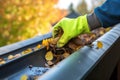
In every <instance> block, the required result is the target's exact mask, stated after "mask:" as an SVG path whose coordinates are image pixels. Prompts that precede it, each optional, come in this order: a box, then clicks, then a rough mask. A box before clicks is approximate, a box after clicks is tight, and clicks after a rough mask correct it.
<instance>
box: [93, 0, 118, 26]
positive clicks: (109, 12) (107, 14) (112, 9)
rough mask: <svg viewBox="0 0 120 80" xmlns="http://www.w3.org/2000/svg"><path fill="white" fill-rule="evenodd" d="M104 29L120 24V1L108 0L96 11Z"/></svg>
mask: <svg viewBox="0 0 120 80" xmlns="http://www.w3.org/2000/svg"><path fill="white" fill-rule="evenodd" d="M94 13H95V14H96V16H97V18H98V19H99V21H100V23H101V25H102V26H103V27H109V26H113V25H115V24H117V23H120V0H107V1H106V2H105V3H104V4H103V5H102V6H100V7H97V8H96V9H95V10H94Z"/></svg>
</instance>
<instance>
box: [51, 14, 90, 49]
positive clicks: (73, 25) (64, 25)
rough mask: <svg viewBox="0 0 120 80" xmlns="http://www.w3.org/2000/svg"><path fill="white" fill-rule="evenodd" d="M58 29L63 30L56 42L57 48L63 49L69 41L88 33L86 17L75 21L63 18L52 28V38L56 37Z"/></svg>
mask: <svg viewBox="0 0 120 80" xmlns="http://www.w3.org/2000/svg"><path fill="white" fill-rule="evenodd" d="M60 29H62V30H63V35H62V36H61V38H60V39H59V41H58V42H57V47H63V46H64V45H65V44H66V43H67V42H68V41H69V40H70V39H72V38H74V37H76V36H78V35H79V34H83V33H89V32H90V29H89V26H88V22H87V15H84V16H80V17H78V18H75V19H70V18H63V19H62V20H61V21H60V22H58V23H57V24H56V25H55V26H54V27H53V31H52V36H53V37H54V38H55V37H57V35H58V34H59V30H60Z"/></svg>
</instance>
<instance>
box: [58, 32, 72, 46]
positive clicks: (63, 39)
mask: <svg viewBox="0 0 120 80" xmlns="http://www.w3.org/2000/svg"><path fill="white" fill-rule="evenodd" d="M70 39H71V38H70V37H69V36H66V35H65V34H63V35H62V37H61V38H60V39H59V41H58V43H57V47H63V46H64V45H65V44H66V43H67V42H68V41H69V40H70Z"/></svg>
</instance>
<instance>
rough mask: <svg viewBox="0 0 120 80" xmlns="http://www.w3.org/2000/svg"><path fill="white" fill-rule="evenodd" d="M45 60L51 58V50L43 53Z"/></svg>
mask: <svg viewBox="0 0 120 80" xmlns="http://www.w3.org/2000/svg"><path fill="white" fill-rule="evenodd" d="M45 59H46V60H52V59H53V53H52V52H51V51H48V52H47V53H46V55H45Z"/></svg>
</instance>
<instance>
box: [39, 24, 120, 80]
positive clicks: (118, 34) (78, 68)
mask: <svg viewBox="0 0 120 80" xmlns="http://www.w3.org/2000/svg"><path fill="white" fill-rule="evenodd" d="M113 34H114V35H113ZM97 41H102V42H103V45H104V46H103V48H102V49H96V48H90V47H87V46H85V47H83V48H82V49H80V50H78V51H76V52H74V53H73V54H72V55H70V56H69V57H68V58H66V59H65V60H63V61H61V62H60V63H59V64H58V65H56V66H54V67H53V68H52V69H50V70H49V71H48V72H46V73H45V74H44V75H43V76H41V77H40V78H39V80H84V79H85V78H86V77H87V76H88V74H90V72H91V71H92V70H93V69H94V68H95V67H96V66H97V65H98V64H99V63H100V61H101V60H102V59H103V58H104V57H105V56H106V55H108V54H109V52H111V54H113V55H114V53H113V52H112V51H111V49H112V48H114V49H115V48H116V49H115V50H118V51H119V52H120V49H118V48H119V47H120V24H118V25H116V26H115V27H114V28H113V29H112V30H111V31H109V32H107V33H106V34H104V35H103V36H102V37H100V38H99V39H97V40H96V41H95V42H94V43H93V44H96V42H97ZM115 43H116V44H115ZM118 43H119V44H118ZM116 46H117V47H116ZM116 55H117V56H118V57H113V58H117V59H116V60H113V62H115V63H116V62H117V60H118V59H119V58H120V54H118V53H117V54H116ZM109 58H112V57H109ZM108 60H109V59H108ZM107 62H109V61H107ZM113 62H112V63H113ZM110 63H111V62H109V65H112V64H110ZM114 65H115V64H114ZM114 65H113V67H114ZM103 66H104V65H103ZM107 67H108V66H107ZM113 67H112V68H113ZM100 68H101V67H100ZM105 69H106V68H105ZM110 69H111V68H110ZM97 70H98V69H97ZM100 70H101V69H100ZM100 70H99V71H100ZM103 72H104V71H103ZM111 72H112V71H111ZM94 74H95V73H94ZM96 75H97V73H96ZM98 75H99V74H98ZM107 77H109V76H107ZM86 80H106V79H105V78H103V79H101V78H100V79H99V77H98V78H97V77H96V78H94V77H93V78H92V79H90V78H89V79H87V78H86Z"/></svg>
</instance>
